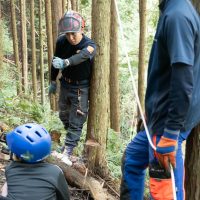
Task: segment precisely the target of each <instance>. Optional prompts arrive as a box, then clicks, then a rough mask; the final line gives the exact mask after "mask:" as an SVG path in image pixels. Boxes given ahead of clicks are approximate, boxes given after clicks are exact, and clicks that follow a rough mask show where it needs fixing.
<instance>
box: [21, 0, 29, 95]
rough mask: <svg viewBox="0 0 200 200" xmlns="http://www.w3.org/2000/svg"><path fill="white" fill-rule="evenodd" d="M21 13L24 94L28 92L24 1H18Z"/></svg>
mask: <svg viewBox="0 0 200 200" xmlns="http://www.w3.org/2000/svg"><path fill="white" fill-rule="evenodd" d="M20 11H21V16H20V17H21V41H22V84H23V90H24V92H25V93H27V92H28V60H27V57H28V53H27V32H26V1H25V0H20Z"/></svg>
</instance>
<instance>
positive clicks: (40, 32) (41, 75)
mask: <svg viewBox="0 0 200 200" xmlns="http://www.w3.org/2000/svg"><path fill="white" fill-rule="evenodd" d="M39 35H40V89H41V103H42V105H44V103H45V89H44V56H43V54H44V51H43V34H42V0H39Z"/></svg>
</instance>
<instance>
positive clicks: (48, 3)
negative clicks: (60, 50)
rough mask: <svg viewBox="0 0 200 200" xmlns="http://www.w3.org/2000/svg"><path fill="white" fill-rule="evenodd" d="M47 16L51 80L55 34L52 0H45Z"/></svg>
mask: <svg viewBox="0 0 200 200" xmlns="http://www.w3.org/2000/svg"><path fill="white" fill-rule="evenodd" d="M45 16H46V33H47V47H48V48H47V49H48V67H49V68H48V69H49V80H50V76H51V74H50V71H51V60H52V56H53V34H52V15H51V0H45Z"/></svg>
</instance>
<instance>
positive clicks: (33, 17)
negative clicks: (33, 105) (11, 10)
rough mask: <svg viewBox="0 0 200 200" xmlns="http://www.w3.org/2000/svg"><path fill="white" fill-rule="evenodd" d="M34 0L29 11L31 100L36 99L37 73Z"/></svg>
mask: <svg viewBox="0 0 200 200" xmlns="http://www.w3.org/2000/svg"><path fill="white" fill-rule="evenodd" d="M34 9H35V6H34V0H31V2H30V13H31V45H32V49H31V53H32V87H33V100H34V101H35V102H36V101H37V75H36V46H35V14H34Z"/></svg>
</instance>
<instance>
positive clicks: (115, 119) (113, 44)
mask: <svg viewBox="0 0 200 200" xmlns="http://www.w3.org/2000/svg"><path fill="white" fill-rule="evenodd" d="M117 30H118V28H117V15H116V9H115V1H114V0H111V31H110V123H111V128H112V129H113V130H115V131H116V132H120V123H119V121H120V109H119V64H118V32H117Z"/></svg>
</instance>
